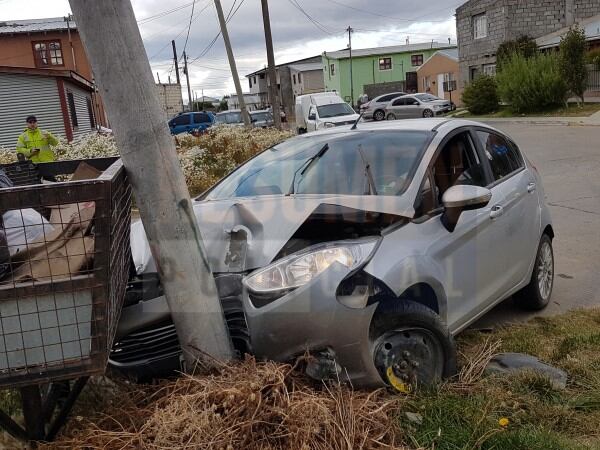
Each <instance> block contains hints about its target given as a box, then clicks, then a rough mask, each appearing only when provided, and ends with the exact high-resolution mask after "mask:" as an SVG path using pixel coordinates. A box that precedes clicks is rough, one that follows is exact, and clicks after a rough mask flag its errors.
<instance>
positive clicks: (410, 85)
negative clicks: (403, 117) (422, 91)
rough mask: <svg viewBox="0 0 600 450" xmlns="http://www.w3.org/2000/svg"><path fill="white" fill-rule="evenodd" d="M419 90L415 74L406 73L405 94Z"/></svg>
mask: <svg viewBox="0 0 600 450" xmlns="http://www.w3.org/2000/svg"><path fill="white" fill-rule="evenodd" d="M418 89H419V83H418V79H417V72H406V92H408V93H409V94H410V93H413V92H417V90H418Z"/></svg>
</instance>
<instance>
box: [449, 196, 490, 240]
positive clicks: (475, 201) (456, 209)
mask: <svg viewBox="0 0 600 450" xmlns="http://www.w3.org/2000/svg"><path fill="white" fill-rule="evenodd" d="M491 199H492V191H490V190H489V189H487V188H484V187H481V186H470V185H458V186H452V187H450V188H448V190H446V192H444V195H443V196H442V204H443V205H444V209H445V210H444V214H442V224H443V225H444V227H446V229H447V230H448V231H450V232H453V231H454V229H455V228H456V224H457V223H458V219H459V218H460V215H461V214H462V212H463V211H469V210H473V209H479V208H483V207H484V206H486V205H487V204H488V203H489V202H490V200H491Z"/></svg>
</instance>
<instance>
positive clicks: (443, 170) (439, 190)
mask: <svg viewBox="0 0 600 450" xmlns="http://www.w3.org/2000/svg"><path fill="white" fill-rule="evenodd" d="M431 170H432V173H433V179H434V182H435V190H436V194H437V200H438V202H439V204H441V202H442V196H443V195H444V192H446V190H447V189H448V188H450V187H452V186H456V185H472V186H481V187H485V186H487V184H488V183H487V179H486V177H485V170H484V166H483V164H482V162H481V160H480V159H479V156H478V154H477V151H476V150H475V145H474V143H473V141H472V139H471V135H470V133H469V132H464V133H459V134H458V135H456V136H454V137H452V138H451V139H450V140H449V141H448V142H447V143H446V144H445V145H444V147H443V148H442V150H441V151H440V152H439V153H438V155H437V156H436V159H435V161H434V162H433V163H432V168H431Z"/></svg>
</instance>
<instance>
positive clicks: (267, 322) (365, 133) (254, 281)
mask: <svg viewBox="0 0 600 450" xmlns="http://www.w3.org/2000/svg"><path fill="white" fill-rule="evenodd" d="M193 208H194V211H195V214H196V217H197V220H198V223H199V227H200V229H201V232H202V237H203V240H204V242H205V245H206V252H207V258H208V261H209V264H210V267H211V270H212V272H213V274H214V277H215V282H216V285H217V290H218V292H219V295H220V299H221V303H222V305H223V311H224V315H225V320H226V322H227V325H228V328H229V335H230V337H231V340H232V343H233V346H234V348H235V349H236V350H237V352H238V353H239V354H240V355H241V354H244V353H251V354H254V355H256V357H257V358H268V359H273V360H276V361H292V360H294V359H295V358H296V357H298V356H300V355H303V354H304V353H305V352H306V351H307V350H308V351H310V352H311V355H312V356H313V358H311V360H310V361H309V362H308V364H307V367H306V370H307V373H308V374H309V375H311V376H313V377H315V378H326V377H339V378H340V379H349V380H350V381H351V382H352V383H353V384H354V385H355V386H381V385H387V386H389V387H390V388H392V389H395V390H396V391H400V392H405V391H407V390H408V389H410V385H411V384H413V383H430V382H432V381H434V380H437V379H440V378H443V377H446V376H449V375H451V374H453V372H454V371H455V369H456V349H455V345H454V340H453V336H454V335H456V334H457V333H459V332H460V331H461V330H463V329H465V328H466V327H467V326H469V324H471V323H473V322H474V321H475V320H477V319H478V318H479V317H481V316H482V315H483V314H485V313H486V312H487V311H489V310H490V309H491V308H493V307H494V306H495V305H497V304H498V303H500V302H502V301H503V300H504V299H506V298H508V297H510V296H513V297H514V300H515V302H516V304H517V305H518V306H520V307H523V308H526V309H531V310H537V309H542V308H544V307H545V306H546V305H548V303H549V301H550V297H551V294H552V287H553V280H554V256H553V250H552V239H553V238H554V232H553V229H552V221H551V218H550V213H549V210H548V207H547V206H546V200H545V195H544V191H543V188H542V180H541V179H540V175H539V173H538V172H537V170H536V168H535V167H534V166H533V165H532V164H531V163H530V162H529V161H528V160H527V159H526V157H525V156H524V155H523V154H522V153H521V150H520V149H519V148H518V147H517V145H516V144H515V142H514V141H512V140H511V139H510V138H509V137H508V136H507V135H506V134H504V133H502V132H501V131H498V130H496V129H494V128H491V127H489V126H487V125H483V124H480V123H476V122H471V121H466V120H456V119H455V120H447V119H427V120H424V119H421V120H411V121H398V122H379V123H361V124H359V125H358V127H357V128H356V129H351V127H349V126H346V127H338V128H331V129H327V130H323V131H321V132H317V133H309V134H305V135H302V136H297V137H293V138H291V139H288V140H286V141H284V142H282V143H280V144H277V145H275V146H274V147H272V148H270V149H268V150H265V151H264V152H262V153H261V154H259V155H258V156H256V157H254V158H253V159H250V160H249V161H247V162H246V163H244V164H242V165H241V166H240V167H238V168H237V169H236V170H235V171H233V172H232V173H230V174H229V175H227V176H226V177H225V178H224V179H222V180H221V181H220V182H219V183H217V184H216V185H215V186H214V187H213V188H212V189H210V190H209V191H208V192H206V193H204V194H203V195H201V196H200V197H198V198H197V199H196V200H195V202H194V205H193ZM131 245H132V254H133V261H134V272H135V273H137V275H136V277H135V278H134V279H132V281H131V282H130V291H129V293H128V297H127V300H126V306H125V308H124V309H123V311H122V315H121V321H120V323H119V326H118V331H117V338H116V343H115V345H114V348H113V350H112V353H111V356H110V364H111V366H112V367H114V368H118V369H121V370H123V371H125V372H127V373H133V374H138V375H142V376H147V375H148V374H149V373H150V374H152V373H155V372H158V371H159V369H160V370H164V369H165V368H169V367H170V368H171V369H175V368H179V366H178V364H179V356H180V354H181V350H180V348H179V344H178V342H177V335H176V333H175V329H174V327H173V324H172V322H171V320H170V315H169V311H168V308H167V306H166V302H165V299H164V297H162V296H161V295H162V291H161V289H160V282H159V281H158V276H157V274H156V272H157V267H156V264H155V262H154V260H153V259H152V256H151V254H150V247H149V244H148V241H147V238H146V235H145V233H144V229H143V226H142V224H141V222H137V223H135V224H133V225H132V228H131ZM144 280H145V281H144ZM136 286H137V288H136ZM142 300H143V301H142Z"/></svg>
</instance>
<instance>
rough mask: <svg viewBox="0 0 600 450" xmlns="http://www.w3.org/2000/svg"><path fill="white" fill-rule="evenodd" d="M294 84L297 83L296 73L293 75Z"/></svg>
mask: <svg viewBox="0 0 600 450" xmlns="http://www.w3.org/2000/svg"><path fill="white" fill-rule="evenodd" d="M292 78H293V82H294V84H296V74H294V75H293V76H292Z"/></svg>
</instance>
